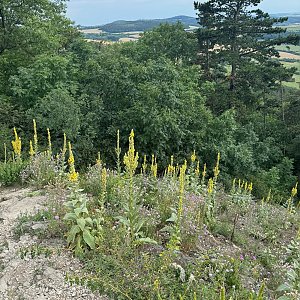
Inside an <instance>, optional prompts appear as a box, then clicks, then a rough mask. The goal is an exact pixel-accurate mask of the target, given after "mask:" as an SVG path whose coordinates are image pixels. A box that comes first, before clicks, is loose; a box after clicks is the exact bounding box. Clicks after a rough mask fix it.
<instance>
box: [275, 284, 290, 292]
mask: <svg viewBox="0 0 300 300" xmlns="http://www.w3.org/2000/svg"><path fill="white" fill-rule="evenodd" d="M290 289H291V287H290V286H289V285H288V284H287V283H283V284H281V285H280V286H279V287H278V288H277V290H276V292H283V291H289V290H290Z"/></svg>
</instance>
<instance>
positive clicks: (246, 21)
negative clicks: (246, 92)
mask: <svg viewBox="0 0 300 300" xmlns="http://www.w3.org/2000/svg"><path fill="white" fill-rule="evenodd" d="M261 2H262V0H209V1H206V2H204V3H201V2H194V7H195V10H197V11H198V12H197V15H198V20H199V24H200V26H201V27H200V28H199V30H198V32H197V35H198V41H199V48H200V49H199V50H200V51H199V60H200V64H201V65H202V67H203V69H204V70H205V73H206V75H210V74H211V70H212V69H213V68H214V67H215V66H216V65H218V64H220V63H224V64H226V65H229V66H230V77H229V81H230V83H229V89H230V90H234V89H235V87H236V84H237V79H238V76H239V70H240V69H241V68H243V67H244V66H246V67H247V68H248V66H249V64H260V65H263V64H265V63H267V62H268V61H269V60H270V58H272V57H279V53H278V51H277V50H276V49H275V46H276V45H281V44H283V43H289V44H291V43H292V44H295V43H297V42H299V37H297V36H295V35H283V34H284V33H285V32H286V29H284V28H282V27H276V26H274V25H276V24H280V23H283V22H285V21H286V20H287V18H272V17H271V16H270V15H269V14H268V13H265V12H263V11H262V10H260V9H258V8H257V6H258V5H259V4H260V3H261ZM272 67H274V66H272ZM279 67H280V65H279Z"/></svg>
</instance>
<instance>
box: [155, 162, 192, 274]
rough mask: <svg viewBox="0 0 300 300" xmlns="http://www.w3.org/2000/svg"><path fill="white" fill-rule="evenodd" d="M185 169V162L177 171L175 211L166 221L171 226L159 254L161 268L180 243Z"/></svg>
mask: <svg viewBox="0 0 300 300" xmlns="http://www.w3.org/2000/svg"><path fill="white" fill-rule="evenodd" d="M186 170H187V162H186V161H185V163H184V164H183V165H182V166H181V167H180V171H179V195H178V204H177V210H176V213H172V216H171V218H170V219H168V220H167V221H169V222H173V226H172V227H171V232H170V234H171V237H170V240H169V242H168V243H167V245H166V250H165V251H163V252H162V253H161V254H160V256H161V259H162V266H163V267H162V269H163V270H164V269H166V268H168V267H169V266H170V264H171V262H172V258H173V257H174V255H175V254H176V251H179V250H180V245H181V223H182V214H183V202H184V192H185V183H186Z"/></svg>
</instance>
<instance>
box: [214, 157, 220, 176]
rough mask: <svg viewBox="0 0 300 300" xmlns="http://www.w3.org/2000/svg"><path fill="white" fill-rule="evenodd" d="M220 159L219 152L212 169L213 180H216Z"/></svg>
mask: <svg viewBox="0 0 300 300" xmlns="http://www.w3.org/2000/svg"><path fill="white" fill-rule="evenodd" d="M220 158H221V155H220V152H219V153H218V157H217V163H216V166H215V168H214V179H215V180H217V178H218V176H219V174H220V170H219V165H220Z"/></svg>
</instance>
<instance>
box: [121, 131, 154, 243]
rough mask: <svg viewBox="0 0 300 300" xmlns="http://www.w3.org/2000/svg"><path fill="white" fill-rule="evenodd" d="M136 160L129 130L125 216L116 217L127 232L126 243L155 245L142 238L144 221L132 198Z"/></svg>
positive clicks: (125, 159)
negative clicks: (127, 238)
mask: <svg viewBox="0 0 300 300" xmlns="http://www.w3.org/2000/svg"><path fill="white" fill-rule="evenodd" d="M138 159H139V154H138V152H136V151H135V147H134V131H133V130H131V133H130V135H129V148H128V151H127V153H125V155H124V165H125V171H126V177H127V180H128V181H129V195H128V202H127V203H126V204H125V205H124V208H125V216H119V217H117V218H118V219H119V221H120V222H121V223H122V224H123V225H124V226H125V227H126V228H127V230H128V237H129V240H128V241H129V244H130V245H137V244H143V243H156V242H155V241H154V240H152V239H150V238H145V237H144V233H143V232H142V227H143V224H144V220H143V219H141V218H140V215H139V206H138V205H137V203H136V199H135V197H134V175H135V172H136V169H137V167H138Z"/></svg>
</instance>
